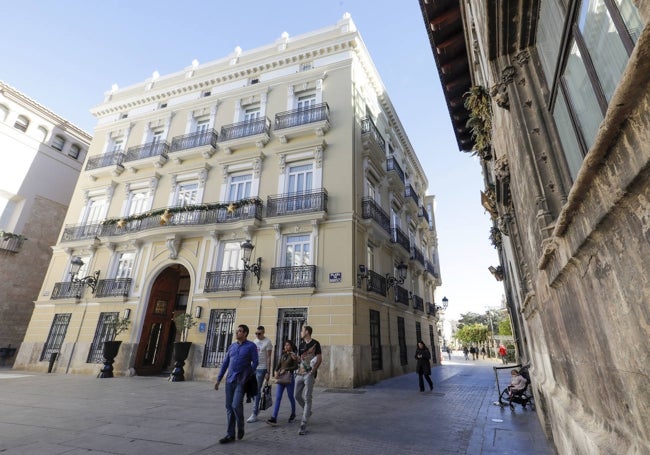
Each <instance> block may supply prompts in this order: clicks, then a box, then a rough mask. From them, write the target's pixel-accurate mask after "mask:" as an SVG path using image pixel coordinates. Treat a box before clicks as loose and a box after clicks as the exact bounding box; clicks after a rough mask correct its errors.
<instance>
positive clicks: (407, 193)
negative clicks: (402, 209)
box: [404, 184, 420, 205]
mask: <svg viewBox="0 0 650 455" xmlns="http://www.w3.org/2000/svg"><path fill="white" fill-rule="evenodd" d="M404 197H407V198H411V199H413V201H414V202H415V205H420V198H419V197H418V195H417V193H416V192H415V190H414V189H413V187H412V186H411V185H410V184H409V185H406V187H405V188H404Z"/></svg>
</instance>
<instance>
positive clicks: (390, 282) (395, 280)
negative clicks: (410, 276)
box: [386, 261, 408, 291]
mask: <svg viewBox="0 0 650 455" xmlns="http://www.w3.org/2000/svg"><path fill="white" fill-rule="evenodd" d="M407 272H408V265H406V264H404V261H400V263H399V264H397V276H393V275H391V274H390V273H387V274H386V290H387V291H388V289H390V288H392V287H395V286H397V285H398V284H403V283H404V280H406V273H407Z"/></svg>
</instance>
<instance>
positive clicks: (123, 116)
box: [120, 112, 129, 120]
mask: <svg viewBox="0 0 650 455" xmlns="http://www.w3.org/2000/svg"><path fill="white" fill-rule="evenodd" d="M128 116H129V114H128V113H126V112H125V113H123V114H120V120H121V119H124V118H127V117H128Z"/></svg>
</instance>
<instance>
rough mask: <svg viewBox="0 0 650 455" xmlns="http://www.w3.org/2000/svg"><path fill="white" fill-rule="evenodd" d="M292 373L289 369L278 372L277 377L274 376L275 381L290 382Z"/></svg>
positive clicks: (280, 382)
mask: <svg viewBox="0 0 650 455" xmlns="http://www.w3.org/2000/svg"><path fill="white" fill-rule="evenodd" d="M292 376H293V375H292V373H291V371H285V372H284V373H282V374H279V375H278V377H277V378H276V380H275V382H277V383H278V384H285V385H286V384H291V379H292Z"/></svg>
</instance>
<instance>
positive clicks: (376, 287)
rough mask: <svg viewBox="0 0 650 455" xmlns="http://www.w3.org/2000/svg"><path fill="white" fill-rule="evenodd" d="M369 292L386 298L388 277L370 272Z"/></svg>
mask: <svg viewBox="0 0 650 455" xmlns="http://www.w3.org/2000/svg"><path fill="white" fill-rule="evenodd" d="M367 290H368V291H369V292H374V293H376V294H379V295H383V296H384V297H385V296H386V291H387V288H386V277H384V276H383V275H380V274H378V273H376V272H373V271H372V270H368V283H367Z"/></svg>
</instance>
